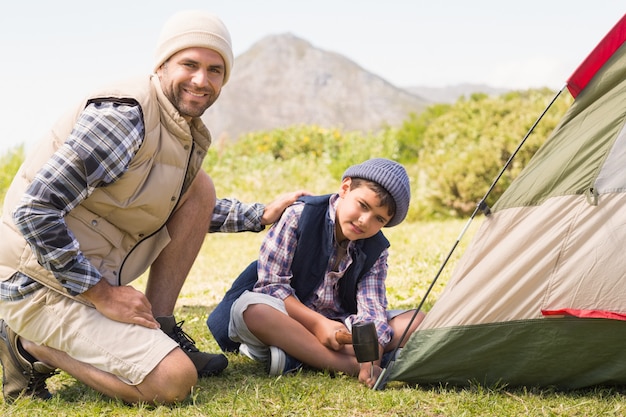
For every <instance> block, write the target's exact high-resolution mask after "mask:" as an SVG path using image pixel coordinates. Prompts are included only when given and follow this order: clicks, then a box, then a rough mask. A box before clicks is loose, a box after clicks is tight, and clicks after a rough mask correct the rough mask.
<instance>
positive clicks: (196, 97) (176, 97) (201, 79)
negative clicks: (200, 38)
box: [157, 48, 225, 120]
mask: <svg viewBox="0 0 626 417" xmlns="http://www.w3.org/2000/svg"><path fill="white" fill-rule="evenodd" d="M224 72H225V64H224V59H223V58H222V56H221V55H220V54H219V53H217V52H216V51H214V50H212V49H207V48H187V49H183V50H182V51H179V52H177V53H175V54H174V55H172V56H171V57H170V58H169V59H168V60H167V61H166V62H165V63H164V64H163V65H161V67H160V68H159V69H158V70H157V75H158V76H159V80H161V88H162V89H163V93H165V95H166V96H167V98H168V99H169V100H170V102H171V103H172V104H173V105H174V107H176V109H177V110H178V112H179V113H180V115H181V116H183V117H184V118H185V119H187V120H189V119H191V118H192V117H200V116H202V114H203V113H204V111H205V110H206V109H208V108H209V107H210V106H211V105H212V104H213V103H215V100H217V98H218V97H219V95H220V92H221V90H222V84H223V82H224Z"/></svg>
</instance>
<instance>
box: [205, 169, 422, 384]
mask: <svg viewBox="0 0 626 417" xmlns="http://www.w3.org/2000/svg"><path fill="white" fill-rule="evenodd" d="M409 200H410V186H409V178H408V175H407V173H406V171H405V169H404V168H403V167H402V166H401V165H400V164H398V163H396V162H394V161H391V160H388V159H382V158H375V159H370V160H368V161H365V162H363V163H362V164H359V165H355V166H352V167H350V168H348V169H347V170H346V172H345V173H344V175H343V178H342V182H341V186H340V188H339V191H338V193H336V194H332V195H325V196H316V197H311V196H307V197H303V198H301V199H300V200H299V201H297V202H296V203H295V204H293V205H292V206H290V207H288V208H287V209H286V210H285V212H284V214H283V216H282V217H281V219H280V220H279V221H278V222H277V223H276V224H275V225H274V226H273V227H272V228H271V229H270V231H269V232H268V235H267V236H266V238H265V240H264V241H263V244H262V246H261V250H260V256H259V259H258V260H257V261H256V262H253V263H252V264H251V265H250V266H249V267H248V268H247V269H246V270H245V271H244V272H243V273H242V274H241V275H240V276H239V278H237V280H236V281H235V283H234V284H233V287H232V288H231V289H230V290H229V291H228V292H227V293H226V295H225V297H224V300H222V302H221V303H220V304H219V305H218V307H217V308H216V309H215V310H214V311H213V313H211V315H210V316H209V319H208V321H207V323H208V325H209V328H210V329H211V332H212V333H213V335H214V336H215V338H216V340H217V341H218V343H219V344H220V346H221V347H222V349H224V350H236V349H237V348H239V350H240V351H241V352H242V353H245V354H246V355H248V356H250V357H251V358H253V359H256V360H260V361H266V362H267V363H268V370H269V373H270V375H281V374H284V373H288V372H291V371H294V370H297V369H299V368H300V367H301V366H302V364H303V363H304V364H306V365H308V366H311V367H314V368H318V369H327V370H330V371H341V372H344V373H346V374H349V375H352V376H358V378H359V381H360V382H362V383H363V384H365V385H367V386H369V387H372V386H373V385H374V383H375V382H376V379H377V377H378V375H379V374H380V372H381V368H380V365H381V361H380V360H378V361H376V362H375V366H374V365H372V364H371V363H363V364H361V365H360V364H359V363H358V362H357V359H356V356H355V354H354V350H353V349H352V347H351V346H350V345H342V344H340V343H339V342H338V341H337V340H336V333H337V332H340V331H345V332H349V331H350V328H351V326H352V324H353V323H357V322H374V323H375V326H376V331H377V336H378V342H379V351H380V355H379V357H382V354H383V353H387V352H391V351H392V350H393V349H394V348H395V347H396V345H397V344H398V341H399V339H400V337H401V335H402V333H403V332H404V329H405V328H406V326H407V325H408V323H409V321H410V319H411V317H412V315H413V313H412V312H408V311H407V312H400V313H398V312H391V311H387V298H386V294H385V278H386V276H387V256H388V249H387V248H388V247H389V242H388V240H387V239H386V238H385V237H384V236H383V234H382V232H381V228H383V227H392V226H396V225H398V224H399V223H401V222H402V221H403V220H404V218H405V217H406V214H407V211H408V207H409ZM231 306H232V307H231ZM229 316H230V317H229ZM422 318H423V315H422V314H420V315H419V316H418V317H417V319H416V320H415V321H414V322H413V324H412V326H411V329H410V330H409V331H410V332H412V331H414V330H415V328H416V327H417V326H418V325H419V323H420V322H421V320H422ZM226 323H228V333H226ZM233 342H234V343H233ZM238 344H241V345H240V346H239V345H238ZM372 366H374V369H371V367H372Z"/></svg>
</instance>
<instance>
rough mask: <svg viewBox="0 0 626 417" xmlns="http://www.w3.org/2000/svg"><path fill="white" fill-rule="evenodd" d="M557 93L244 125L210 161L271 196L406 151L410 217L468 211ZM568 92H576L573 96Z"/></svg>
mask: <svg viewBox="0 0 626 417" xmlns="http://www.w3.org/2000/svg"><path fill="white" fill-rule="evenodd" d="M553 96H554V92H552V91H550V90H547V89H544V90H529V91H518V92H511V93H507V94H504V95H501V96H499V97H490V96H487V95H485V94H475V95H472V96H471V97H469V98H467V99H465V98H463V99H460V100H458V101H457V102H456V103H455V104H453V105H448V104H445V105H443V104H436V105H433V106H431V107H429V108H427V109H426V110H425V111H424V112H423V113H421V114H419V115H416V114H412V115H410V116H409V117H408V118H407V120H406V121H405V122H404V123H403V124H402V125H401V126H400V127H397V128H393V127H386V128H384V129H382V130H381V131H379V132H376V133H371V132H370V133H361V132H344V131H341V130H340V129H329V128H322V127H319V126H306V125H298V126H291V127H287V128H281V129H275V130H272V131H262V132H255V133H249V134H246V135H243V136H242V137H240V138H239V139H238V140H236V141H234V142H226V141H225V142H217V143H214V144H213V146H211V148H210V150H209V153H208V155H207V159H206V160H205V163H204V169H205V170H206V171H207V172H209V173H210V175H211V176H212V178H213V181H214V183H215V186H216V189H217V195H218V196H219V197H237V198H239V199H241V200H243V201H248V202H251V201H264V202H267V201H270V200H271V199H273V198H274V197H276V195H278V194H280V193H283V192H287V191H293V190H296V189H301V188H304V189H307V190H308V191H310V192H311V193H314V194H325V193H330V192H334V191H336V190H337V188H338V187H339V182H340V180H341V175H342V173H343V172H344V171H345V169H346V168H347V167H349V166H350V165H353V164H355V163H359V162H362V161H364V160H366V159H369V158H373V157H384V158H390V159H393V160H396V161H399V162H401V163H403V164H404V166H405V167H406V169H407V171H408V173H409V176H410V178H411V192H412V202H411V206H410V208H409V213H408V216H407V219H408V220H409V221H413V220H417V219H423V220H429V219H433V218H446V217H463V216H466V215H468V214H469V213H471V212H472V211H473V210H474V209H475V207H476V203H478V201H479V200H480V199H481V198H482V197H483V196H484V195H485V193H486V191H487V190H488V189H489V186H490V185H491V183H492V182H493V181H494V179H495V178H496V176H497V175H498V173H499V172H500V170H501V169H502V167H503V166H504V165H505V163H506V161H507V160H508V159H509V157H510V156H511V153H512V152H514V150H515V148H516V147H517V145H518V144H519V142H520V141H521V140H522V138H523V137H524V136H525V135H526V133H527V132H528V130H529V129H530V127H531V126H532V124H533V123H534V122H535V120H536V119H537V117H538V116H539V115H540V114H541V112H542V111H543V109H544V108H545V106H546V105H547V104H548V103H549V101H550V100H551V99H552V97H553ZM568 97H569V96H568ZM570 103H571V99H560V100H557V101H556V103H555V104H554V105H553V106H552V108H551V109H550V111H549V112H548V113H547V114H546V115H545V117H544V119H543V120H542V121H541V123H540V124H539V125H538V126H537V128H536V129H535V131H534V133H533V134H532V135H531V136H530V137H529V139H528V141H527V142H526V144H525V145H524V146H523V147H522V149H521V151H520V152H519V154H518V155H517V156H516V157H515V158H514V159H513V162H512V164H511V165H510V166H509V168H508V169H507V170H506V172H505V173H504V175H503V176H502V178H501V179H500V180H499V181H498V183H497V184H496V187H495V188H494V190H493V192H492V193H491V194H490V197H489V199H488V201H487V203H488V204H489V205H492V204H493V203H494V202H495V201H496V199H497V198H498V197H499V195H500V194H501V193H502V192H503V191H504V190H505V189H506V188H507V187H508V185H509V184H510V183H511V181H512V180H513V178H515V177H516V176H517V174H518V173H519V172H520V170H521V169H522V167H524V166H525V165H526V163H527V162H528V161H529V159H530V158H531V157H532V155H533V154H534V153H535V151H536V150H537V149H538V148H539V146H541V144H542V143H543V141H544V140H545V139H546V137H547V136H548V135H549V133H550V132H551V131H552V130H553V129H554V127H555V126H556V124H557V123H558V121H559V120H560V118H561V116H562V115H563V114H564V113H565V111H566V109H567V107H568V106H569V104H570ZM22 160H23V148H21V147H20V148H17V149H15V150H12V151H10V152H9V153H8V154H7V155H5V156H4V157H3V158H2V160H0V196H1V197H4V194H5V192H6V189H7V187H8V185H9V183H10V181H11V179H12V178H13V176H14V175H15V172H16V171H17V168H18V166H19V164H20V163H21V161H22Z"/></svg>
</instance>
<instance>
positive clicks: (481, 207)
mask: <svg viewBox="0 0 626 417" xmlns="http://www.w3.org/2000/svg"><path fill="white" fill-rule="evenodd" d="M566 87H567V84H565V85H564V86H563V87H561V89H560V90H559V91H558V92H557V93H556V94H555V95H554V97H553V98H552V100H551V101H550V103H548V105H547V106H546V108H545V109H543V111H542V112H541V114H540V115H539V117H538V118H537V120H535V123H533V125H532V126H531V127H530V129H529V130H528V132H527V133H526V135H525V136H524V138H523V139H522V140H521V141H520V143H519V144H518V145H517V148H515V151H513V153H512V154H511V156H509V159H508V160H507V161H506V163H505V164H504V166H503V167H502V169H501V170H500V172H499V173H498V175H497V176H496V178H495V179H494V180H493V182H492V183H491V186H490V187H489V189H488V190H487V192H486V193H485V195H484V196H483V198H482V199H481V200H480V201H479V202H478V204H476V208H475V209H474V211H473V212H472V215H471V216H470V217H469V219H468V220H467V222H466V223H465V226H464V227H463V229H462V230H461V233H459V236H458V237H457V238H456V241H455V242H454V244H453V245H452V248H451V249H450V251H449V252H448V255H447V256H446V258H445V259H444V261H443V263H442V264H441V266H440V267H439V270H438V271H437V274H436V275H435V277H434V278H433V280H432V282H431V283H430V285H429V286H428V289H427V290H426V293H424V296H423V297H422V300H421V301H420V303H419V305H418V306H417V308H416V309H415V311H414V313H413V316H412V317H411V320H410V321H409V323H408V324H407V326H406V328H405V329H404V332H403V333H402V337H400V340H399V341H398V345H397V346H396V347H395V348H394V350H393V352H392V354H391V360H390V361H389V363H388V364H387V366H385V367H384V368H383V370H382V372H381V373H380V375H379V376H378V379H377V380H376V383H375V384H374V387H373V388H372V389H374V390H382V389H384V388H385V385H386V384H387V379H388V378H389V377H388V374H389V372H391V369H392V368H393V365H394V364H395V361H396V355H397V354H398V350H399V349H400V346H402V342H404V339H405V338H406V336H407V334H408V332H409V329H410V328H411V325H412V324H413V322H414V321H415V318H416V317H417V314H418V313H419V312H420V311H421V310H422V306H423V305H424V303H425V302H426V299H427V298H428V295H429V294H430V292H431V291H432V289H433V287H434V286H435V283H436V282H437V280H438V279H439V276H440V275H441V273H442V272H443V270H444V268H445V267H446V265H447V264H448V261H449V260H450V258H451V257H452V254H453V253H454V251H455V250H456V248H457V246H458V245H459V243H460V242H461V239H462V238H463V235H465V232H467V229H469V226H470V224H471V223H472V221H473V220H474V217H476V215H477V214H478V212H479V211H482V212H483V213H484V214H485V216H489V215H490V214H491V210H490V208H489V206H488V205H487V202H486V200H487V198H488V197H489V195H490V194H491V192H492V191H493V189H494V188H495V186H496V184H497V183H498V181H499V180H500V178H501V177H502V175H504V172H505V171H506V169H507V168H508V167H509V165H511V162H512V161H513V158H514V157H515V155H517V153H518V152H519V151H520V149H521V148H522V146H523V145H524V143H525V142H526V140H527V139H528V137H529V136H530V135H531V134H532V132H533V131H534V130H535V127H537V125H538V124H539V122H540V121H541V119H543V116H545V114H546V113H547V112H548V110H549V109H550V107H552V105H553V104H554V102H555V101H556V99H557V98H558V97H559V95H560V94H561V93H562V92H563V90H565V88H566Z"/></svg>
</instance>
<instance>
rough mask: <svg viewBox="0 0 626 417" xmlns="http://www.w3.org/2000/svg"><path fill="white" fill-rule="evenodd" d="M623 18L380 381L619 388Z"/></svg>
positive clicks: (623, 275) (624, 256) (624, 252)
mask: <svg viewBox="0 0 626 417" xmlns="http://www.w3.org/2000/svg"><path fill="white" fill-rule="evenodd" d="M625 39H626V15H625V16H624V17H622V19H621V20H620V21H619V22H618V24H617V25H616V26H615V27H614V28H613V29H612V30H611V31H610V32H609V33H608V34H607V36H606V37H605V38H604V39H603V40H602V42H601V43H600V44H599V45H598V47H597V48H596V49H594V51H593V52H592V53H591V54H590V55H589V57H588V58H587V59H586V60H585V61H584V62H583V63H582V64H581V66H580V67H579V68H578V69H577V71H576V72H575V73H574V75H572V77H571V78H570V79H569V80H568V83H567V87H568V89H569V91H570V93H572V95H573V96H574V98H575V100H574V102H573V104H572V106H571V108H570V109H569V110H568V112H567V113H566V114H565V116H564V117H563V119H562V120H561V122H560V123H559V125H558V126H557V128H556V129H555V130H554V132H553V133H552V134H551V135H550V137H549V138H548V139H547V141H546V143H545V144H544V145H543V146H542V147H541V148H540V150H539V151H538V152H537V153H536V155H535V156H534V157H533V159H532V160H531V162H530V163H529V165H528V166H527V167H526V168H525V169H524V171H523V172H522V173H521V174H520V176H519V177H518V178H517V179H516V180H515V181H514V182H513V183H512V184H511V186H510V187H509V188H508V190H507V191H506V192H505V193H504V194H503V195H502V197H501V198H500V199H499V200H498V201H497V203H496V204H495V206H494V207H493V208H492V212H491V214H490V215H489V216H487V217H486V218H485V219H484V220H483V222H482V224H481V226H480V228H479V230H478V231H477V233H476V235H475V236H474V238H473V240H472V241H471V242H470V245H469V247H468V249H467V250H466V252H465V253H464V254H463V256H462V258H461V260H460V262H459V264H458V265H457V266H456V268H455V270H454V271H453V274H452V277H451V278H450V281H449V282H448V284H447V286H446V288H445V289H444V291H443V293H442V295H441V296H440V297H439V299H438V300H436V302H435V304H434V306H433V308H432V309H431V310H430V311H429V312H428V314H427V316H426V318H425V320H424V321H423V323H422V324H421V326H420V327H419V329H418V330H417V331H416V332H415V333H414V334H413V335H412V336H411V337H410V338H409V340H408V341H407V343H406V346H405V347H404V349H402V350H401V351H400V354H399V356H398V358H397V360H396V361H395V363H394V364H393V366H390V367H389V369H388V370H387V371H388V378H389V380H396V381H406V382H410V383H421V384H431V383H436V384H439V383H444V384H445V383H448V384H453V385H466V384H469V383H472V382H479V383H482V384H487V385H491V384H506V385H508V386H520V385H525V386H555V387H558V388H562V389H571V388H580V387H586V386H591V385H598V384H620V385H621V384H626V127H625V121H626V43H624V40H625Z"/></svg>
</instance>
